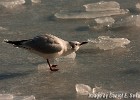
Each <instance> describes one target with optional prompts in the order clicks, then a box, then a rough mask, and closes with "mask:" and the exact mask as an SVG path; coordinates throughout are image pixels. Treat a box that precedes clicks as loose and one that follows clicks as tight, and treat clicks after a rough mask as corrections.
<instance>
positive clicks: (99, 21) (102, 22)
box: [89, 17, 115, 30]
mask: <svg viewBox="0 0 140 100" xmlns="http://www.w3.org/2000/svg"><path fill="white" fill-rule="evenodd" d="M114 22H115V20H114V18H112V17H101V18H96V19H94V22H90V23H89V28H93V29H96V30H100V29H104V28H106V27H111V26H112V24H114Z"/></svg>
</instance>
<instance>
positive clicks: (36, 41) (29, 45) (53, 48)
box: [22, 34, 63, 54]
mask: <svg viewBox="0 0 140 100" xmlns="http://www.w3.org/2000/svg"><path fill="white" fill-rule="evenodd" d="M62 41H63V40H62ZM62 41H61V39H59V38H57V37H55V36H53V35H50V34H46V35H41V36H37V37H35V38H33V39H29V40H27V41H25V42H24V43H23V44H22V47H23V48H25V49H31V50H35V51H38V52H41V53H48V54H50V53H56V52H59V51H61V50H62V46H61V42H62Z"/></svg>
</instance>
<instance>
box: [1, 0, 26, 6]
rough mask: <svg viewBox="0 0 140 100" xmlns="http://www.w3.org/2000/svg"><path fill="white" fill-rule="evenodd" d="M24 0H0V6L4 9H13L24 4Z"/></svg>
mask: <svg viewBox="0 0 140 100" xmlns="http://www.w3.org/2000/svg"><path fill="white" fill-rule="evenodd" d="M24 3H25V0H10V1H8V0H1V1H0V5H2V6H4V7H5V8H14V7H15V6H17V5H21V4H24Z"/></svg>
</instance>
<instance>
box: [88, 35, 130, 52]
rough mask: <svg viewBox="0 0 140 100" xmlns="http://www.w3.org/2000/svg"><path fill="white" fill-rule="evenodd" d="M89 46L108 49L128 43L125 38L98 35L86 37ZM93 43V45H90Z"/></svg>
mask: <svg viewBox="0 0 140 100" xmlns="http://www.w3.org/2000/svg"><path fill="white" fill-rule="evenodd" d="M88 41H89V44H88V45H90V47H95V48H99V49H102V50H110V49H115V48H118V47H123V48H124V47H125V45H128V44H129V43H130V40H128V39H126V38H110V37H109V36H99V37H98V38H97V39H88ZM92 45H93V46H92Z"/></svg>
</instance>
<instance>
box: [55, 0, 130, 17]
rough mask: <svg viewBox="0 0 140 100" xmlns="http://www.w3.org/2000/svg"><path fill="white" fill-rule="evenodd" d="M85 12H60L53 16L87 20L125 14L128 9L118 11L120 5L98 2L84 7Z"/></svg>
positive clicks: (112, 2)
mask: <svg viewBox="0 0 140 100" xmlns="http://www.w3.org/2000/svg"><path fill="white" fill-rule="evenodd" d="M84 6H85V7H86V11H76V12H70V11H61V12H59V13H56V14H55V15H54V16H55V17H56V18H61V19H82V18H84V19H89V18H98V17H105V16H112V15H120V14H126V13H128V12H129V10H128V9H120V5H119V3H117V2H114V1H111V2H104V1H102V2H98V3H91V4H87V5H84Z"/></svg>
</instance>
